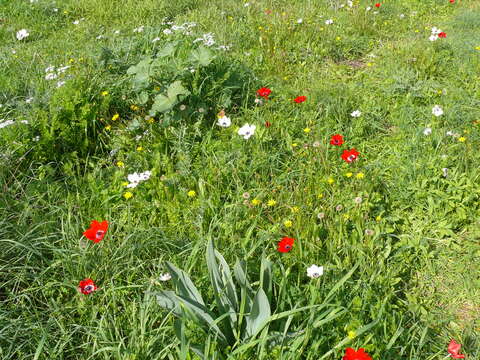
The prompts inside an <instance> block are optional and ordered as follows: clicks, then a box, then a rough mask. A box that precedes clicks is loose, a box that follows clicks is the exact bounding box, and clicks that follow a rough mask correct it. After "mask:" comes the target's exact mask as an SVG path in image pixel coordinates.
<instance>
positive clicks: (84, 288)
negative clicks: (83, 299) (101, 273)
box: [78, 278, 97, 295]
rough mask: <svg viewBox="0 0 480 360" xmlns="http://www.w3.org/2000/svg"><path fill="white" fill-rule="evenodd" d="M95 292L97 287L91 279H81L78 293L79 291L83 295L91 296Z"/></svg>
mask: <svg viewBox="0 0 480 360" xmlns="http://www.w3.org/2000/svg"><path fill="white" fill-rule="evenodd" d="M95 290H97V286H96V285H95V283H94V282H93V280H92V279H88V278H87V279H83V280H82V281H80V283H79V284H78V291H80V292H81V293H82V294H84V295H88V294H91V293H92V292H94V291H95Z"/></svg>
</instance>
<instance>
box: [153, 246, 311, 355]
mask: <svg viewBox="0 0 480 360" xmlns="http://www.w3.org/2000/svg"><path fill="white" fill-rule="evenodd" d="M206 257H207V267H208V273H209V278H210V283H211V285H212V288H213V293H214V294H215V304H216V307H215V309H214V310H211V309H210V308H209V306H208V305H207V304H206V303H205V300H204V299H203V297H202V295H201V294H200V292H199V291H198V289H197V288H196V287H195V285H194V284H193V282H192V280H191V279H190V277H189V276H188V275H187V273H185V272H184V271H183V270H180V269H178V268H177V267H175V266H174V265H173V264H171V263H169V262H167V263H166V266H167V268H168V270H169V271H170V273H171V275H172V280H173V283H174V284H175V287H176V289H177V292H174V291H163V290H162V291H160V292H158V293H156V296H157V302H158V304H159V305H160V306H161V307H163V308H165V309H168V310H171V311H172V312H173V314H174V315H175V316H176V317H178V318H179V319H180V321H176V323H175V330H176V334H177V337H178V338H179V340H180V341H181V342H182V344H183V345H182V346H184V344H185V343H187V344H188V346H189V347H190V349H191V350H192V351H194V352H195V353H196V354H197V355H199V356H201V357H202V358H206V357H205V356H206V354H204V352H202V350H201V348H200V346H198V345H195V344H191V343H190V340H189V339H188V338H187V335H186V333H185V324H186V323H188V322H189V321H193V323H194V324H195V325H196V326H197V327H199V328H200V329H202V330H203V331H204V332H205V333H206V334H207V335H211V336H213V339H214V340H215V341H216V342H217V343H218V345H220V346H221V347H223V348H226V347H229V348H230V349H235V348H237V347H240V346H241V345H245V344H247V343H251V342H252V341H254V340H255V339H256V338H257V337H258V336H259V334H260V333H262V331H265V334H266V333H268V327H269V325H270V324H271V323H272V322H273V321H275V320H279V319H282V318H286V317H290V316H292V315H294V314H296V313H298V312H301V311H304V310H307V309H311V308H313V307H316V305H313V306H305V307H301V308H297V309H293V310H288V311H283V312H281V313H278V314H273V313H274V311H273V309H272V303H273V299H272V297H273V292H272V290H273V279H272V262H271V261H269V260H268V259H266V258H265V257H262V259H261V262H260V281H259V286H258V289H257V290H256V291H255V290H254V289H253V288H252V286H251V285H250V282H249V280H248V277H247V274H246V271H245V263H244V262H243V261H239V260H237V262H236V264H235V266H234V268H233V274H232V272H231V270H230V267H229V266H228V264H227V262H226V261H225V259H224V257H223V256H222V254H220V253H219V252H218V251H217V250H215V249H214V245H213V241H209V243H208V247H207V256H206ZM300 333H301V332H298V333H297V334H300ZM289 335H290V336H291V334H289ZM289 335H287V334H286V332H285V333H284V336H283V337H284V340H285V339H286V338H288V336H289ZM271 340H278V334H277V333H274V334H273V336H271ZM254 344H256V343H254Z"/></svg>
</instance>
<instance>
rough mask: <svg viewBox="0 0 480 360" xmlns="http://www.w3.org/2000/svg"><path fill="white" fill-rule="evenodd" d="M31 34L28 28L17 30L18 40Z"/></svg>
mask: <svg viewBox="0 0 480 360" xmlns="http://www.w3.org/2000/svg"><path fill="white" fill-rule="evenodd" d="M29 35H30V33H29V32H28V30H27V29H22V30H19V31H17V40H23V39H25V38H27V37H28V36H29Z"/></svg>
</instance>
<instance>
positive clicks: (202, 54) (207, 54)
mask: <svg viewBox="0 0 480 360" xmlns="http://www.w3.org/2000/svg"><path fill="white" fill-rule="evenodd" d="M190 58H191V60H192V61H193V62H195V63H197V64H198V65H201V66H208V65H209V64H210V63H211V62H212V61H213V59H215V55H214V54H213V52H212V51H211V50H209V49H207V48H206V47H205V46H202V45H200V46H199V47H198V49H195V50H193V51H192V53H191V56H190Z"/></svg>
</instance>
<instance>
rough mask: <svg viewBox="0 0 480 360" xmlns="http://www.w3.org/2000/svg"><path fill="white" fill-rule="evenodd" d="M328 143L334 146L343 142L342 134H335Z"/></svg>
mask: <svg viewBox="0 0 480 360" xmlns="http://www.w3.org/2000/svg"><path fill="white" fill-rule="evenodd" d="M330 144H331V145H335V146H340V145H342V144H343V136H342V135H340V134H335V135H333V136H332V138H331V139H330Z"/></svg>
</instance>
